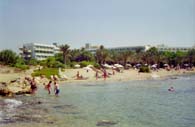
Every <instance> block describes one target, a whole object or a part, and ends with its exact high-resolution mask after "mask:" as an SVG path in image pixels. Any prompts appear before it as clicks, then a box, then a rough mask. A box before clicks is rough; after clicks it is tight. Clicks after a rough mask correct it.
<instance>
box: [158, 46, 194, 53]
mask: <svg viewBox="0 0 195 127" xmlns="http://www.w3.org/2000/svg"><path fill="white" fill-rule="evenodd" d="M156 48H157V49H158V51H169V52H177V51H182V52H187V51H189V50H190V49H195V47H168V46H165V45H158V46H156Z"/></svg>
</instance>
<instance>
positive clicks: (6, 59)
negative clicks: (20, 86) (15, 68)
mask: <svg viewBox="0 0 195 127" xmlns="http://www.w3.org/2000/svg"><path fill="white" fill-rule="evenodd" d="M17 59H18V56H17V55H16V53H15V52H13V51H12V50H9V49H6V50H3V51H1V52H0V61H1V62H2V63H4V64H6V65H14V64H15V63H16V61H17Z"/></svg>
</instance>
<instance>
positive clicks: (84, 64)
mask: <svg viewBox="0 0 195 127" xmlns="http://www.w3.org/2000/svg"><path fill="white" fill-rule="evenodd" d="M79 64H80V65H81V67H86V66H87V65H94V64H95V63H94V62H90V61H82V62H80V63H79Z"/></svg>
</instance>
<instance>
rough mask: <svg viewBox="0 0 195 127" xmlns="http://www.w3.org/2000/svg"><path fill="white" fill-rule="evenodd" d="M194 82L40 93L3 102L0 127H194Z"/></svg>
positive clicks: (111, 85) (84, 86)
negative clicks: (53, 93)
mask: <svg viewBox="0 0 195 127" xmlns="http://www.w3.org/2000/svg"><path fill="white" fill-rule="evenodd" d="M194 79H195V76H183V77H177V78H174V79H173V78H169V79H163V80H147V81H129V82H116V83H106V82H105V83H102V84H90V83H88V84H79V85H78V84H71V85H68V84H66V85H64V86H61V93H60V97H55V96H54V95H48V94H47V91H45V90H44V89H39V91H38V94H37V95H35V96H25V95H23V96H17V97H15V98H0V109H1V110H0V126H5V127H6V126H7V127H11V126H15V127H20V126H25V127H34V126H37V127H39V126H40V127H42V126H43V127H44V126H45V127H46V126H52V127H53V126H61V127H96V126H107V127H108V126H109V127H138V126H139V127H194V126H195V108H194V107H195V85H194V84H195V80H194ZM170 86H173V87H174V88H175V92H169V91H168V88H169V87H170Z"/></svg>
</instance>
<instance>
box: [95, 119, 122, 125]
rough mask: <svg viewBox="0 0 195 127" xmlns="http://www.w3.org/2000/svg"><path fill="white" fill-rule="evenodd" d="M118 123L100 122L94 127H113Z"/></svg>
mask: <svg viewBox="0 0 195 127" xmlns="http://www.w3.org/2000/svg"><path fill="white" fill-rule="evenodd" d="M117 123H118V122H115V121H110V120H102V121H99V122H97V124H96V126H111V125H115V124H117Z"/></svg>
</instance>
